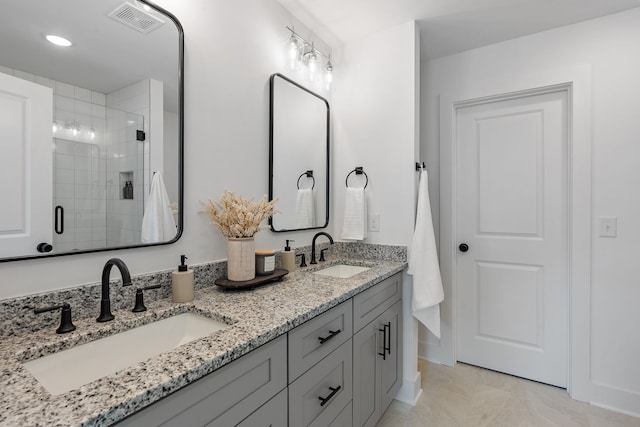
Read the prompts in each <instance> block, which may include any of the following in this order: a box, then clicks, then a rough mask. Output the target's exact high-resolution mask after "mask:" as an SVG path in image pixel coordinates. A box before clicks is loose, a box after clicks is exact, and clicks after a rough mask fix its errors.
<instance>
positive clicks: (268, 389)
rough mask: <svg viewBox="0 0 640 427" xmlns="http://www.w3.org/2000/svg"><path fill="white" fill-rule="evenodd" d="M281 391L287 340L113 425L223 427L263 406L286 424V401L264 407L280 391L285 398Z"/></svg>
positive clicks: (273, 343)
mask: <svg viewBox="0 0 640 427" xmlns="http://www.w3.org/2000/svg"><path fill="white" fill-rule="evenodd" d="M286 386H287V337H286V335H283V336H281V337H279V338H276V339H275V340H273V341H271V342H269V343H267V344H265V345H263V346H261V347H259V348H257V349H255V350H253V351H252V352H250V353H248V354H246V355H244V356H242V357H241V358H240V359H238V360H236V361H235V362H233V363H230V364H228V365H226V366H223V367H222V368H220V369H219V370H217V371H216V372H214V373H212V374H209V375H206V376H205V377H203V378H201V379H199V380H198V381H196V382H194V383H192V384H190V385H189V386H188V387H184V388H182V389H180V390H178V391H176V392H175V393H173V394H170V395H169V396H167V397H165V398H164V399H162V400H160V401H159V402H157V403H155V404H153V405H151V406H149V407H147V408H145V409H142V410H141V411H139V412H136V413H134V414H133V415H131V416H130V417H128V418H126V419H124V420H122V421H121V422H120V423H119V425H121V426H136V427H139V426H180V427H186V426H204V425H207V426H218V427H229V426H234V425H237V424H239V423H240V422H242V421H243V420H244V419H245V418H247V416H249V415H250V414H253V413H254V412H255V411H256V410H257V409H259V408H260V407H261V406H262V405H263V404H265V403H267V402H269V403H271V402H274V403H272V404H271V406H270V407H269V408H268V410H269V412H270V413H271V414H275V413H276V411H278V410H279V411H280V412H283V413H284V414H285V420H286V412H287V401H286V399H285V400H284V401H283V400H281V399H280V400H277V401H270V399H272V397H273V396H275V395H276V394H277V393H279V392H280V391H282V390H285V394H286ZM274 405H280V407H279V408H274ZM285 424H286V422H285ZM251 425H257V424H251V422H250V421H249V422H248V424H247V426H251ZM261 425H265V426H266V425H269V424H261ZM274 425H279V424H274Z"/></svg>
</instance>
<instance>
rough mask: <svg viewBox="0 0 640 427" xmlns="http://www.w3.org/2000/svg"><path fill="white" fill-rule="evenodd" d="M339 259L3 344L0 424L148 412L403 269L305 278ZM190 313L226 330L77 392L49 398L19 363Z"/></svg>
mask: <svg viewBox="0 0 640 427" xmlns="http://www.w3.org/2000/svg"><path fill="white" fill-rule="evenodd" d="M341 261H342V262H344V260H334V261H330V262H327V263H324V264H323V265H321V266H315V268H314V267H309V268H305V269H301V270H298V271H296V272H293V273H290V274H288V275H287V276H286V277H285V278H284V280H282V281H281V282H276V283H274V284H270V285H266V286H263V287H260V288H257V289H255V290H251V291H224V290H221V289H220V288H218V287H217V286H214V285H213V284H211V286H209V287H207V288H206V289H203V290H200V291H197V292H196V298H195V301H194V302H191V303H180V304H178V303H172V302H171V299H163V300H159V301H155V302H152V303H148V304H147V308H148V311H146V312H144V313H131V312H130V311H128V310H122V311H115V312H114V315H115V320H114V321H112V322H107V323H96V322H95V320H93V319H86V320H81V321H75V320H74V324H75V325H76V327H77V329H76V331H74V332H71V333H68V334H63V335H57V334H56V333H55V328H53V329H46V330H42V331H39V332H35V333H30V334H25V335H19V336H15V337H7V338H3V339H2V342H1V343H0V358H2V370H1V372H0V425H7V426H18V425H19V426H23V425H24V426H54V425H55V426H76V425H82V426H104V425H110V424H112V423H114V422H116V421H118V420H120V419H123V418H125V417H126V416H128V415H130V414H132V413H133V412H135V411H138V410H140V409H142V408H143V407H146V406H148V405H150V404H151V403H153V402H155V401H157V400H159V399H161V398H162V397H164V396H166V395H168V394H170V393H171V392H173V391H176V390H178V389H180V388H181V387H184V386H185V385H187V384H189V383H191V382H193V381H195V380H197V379H199V378H201V377H202V376H204V375H206V374H208V373H210V372H212V371H215V370H216V369H218V368H220V367H221V366H224V365H225V364H227V363H229V362H231V361H233V360H235V359H237V358H239V357H240V356H242V355H244V354H246V353H248V352H250V351H251V350H253V349H255V348H257V347H259V346H261V345H262V344H265V343H267V342H268V341H271V340H273V339H274V338H276V337H278V336H280V335H283V334H285V333H286V332H287V331H289V330H291V329H293V328H295V327H296V326H298V325H300V324H302V323H304V322H306V321H307V320H309V319H311V318H313V317H315V316H317V315H319V314H321V313H323V312H325V311H327V310H329V309H330V308H332V307H334V306H336V305H338V304H340V303H341V302H343V301H346V300H347V299H349V298H351V297H353V296H354V295H356V294H358V293H360V292H362V291H364V290H365V289H367V288H369V287H371V286H373V285H375V284H376V283H379V282H380V281H382V280H384V279H386V278H387V277H390V276H392V275H393V274H395V273H398V272H400V271H402V270H403V269H404V268H405V266H406V263H405V262H390V261H379V260H375V261H373V260H367V259H349V260H348V262H349V264H352V265H365V266H368V267H371V268H370V269H369V270H367V271H365V272H362V273H359V274H357V275H355V276H353V277H351V278H348V279H340V278H332V277H326V276H319V275H315V274H310V272H311V271H314V270H316V269H319V268H324V267H326V266H329V265H331V264H336V263H339V262H341ZM184 312H193V313H199V314H203V315H205V316H208V317H211V318H213V319H216V320H219V321H222V322H224V323H227V324H229V327H227V328H226V329H223V330H220V331H217V332H215V333H213V334H211V335H210V336H207V337H204V338H201V339H198V340H196V341H193V342H190V343H188V344H185V345H182V346H180V347H177V348H175V349H174V350H171V351H169V352H166V353H163V354H161V355H159V356H155V357H153V358H151V359H148V360H147V361H145V362H141V363H138V364H136V365H133V366H131V367H130V368H127V369H125V370H121V371H119V372H117V373H115V374H113V375H110V376H107V377H103V378H101V379H99V380H96V381H93V382H91V383H89V384H87V385H84V386H82V387H81V388H79V389H77V390H72V391H69V392H67V393H64V394H61V395H58V396H52V395H51V394H49V392H47V391H46V390H45V389H44V388H43V387H42V386H41V385H40V384H39V383H38V381H37V380H36V379H35V378H34V377H33V376H31V374H30V373H29V372H28V371H27V370H26V369H25V368H24V367H23V366H22V364H21V362H25V361H28V360H32V359H35V358H37V357H40V356H43V355H46V354H50V353H54V352H56V351H59V350H63V349H66V348H70V347H73V346H75V345H78V344H82V343H85V342H89V341H93V340H95V339H97V338H100V337H104V336H108V335H111V334H113V333H117V332H120V331H123V330H127V329H131V328H132V327H135V326H140V325H143V324H146V323H151V322H153V321H156V320H160V319H163V318H166V317H170V316H172V315H175V314H179V313H184Z"/></svg>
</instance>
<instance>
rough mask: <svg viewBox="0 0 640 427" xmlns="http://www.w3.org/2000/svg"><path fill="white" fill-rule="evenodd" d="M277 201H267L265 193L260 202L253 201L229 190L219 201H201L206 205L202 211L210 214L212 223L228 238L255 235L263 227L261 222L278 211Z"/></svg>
mask: <svg viewBox="0 0 640 427" xmlns="http://www.w3.org/2000/svg"><path fill="white" fill-rule="evenodd" d="M277 202H278V199H275V200H272V201H270V202H269V201H267V196H266V195H265V196H263V197H262V200H260V202H259V203H253V198H251V199H243V198H242V197H239V196H236V195H235V193H234V192H233V191H229V190H225V191H224V194H222V198H221V199H220V201H219V202H214V201H212V200H211V199H209V200H207V201H206V202H203V201H200V203H201V204H202V206H203V207H204V209H203V210H202V211H201V212H202V213H207V214H209V217H211V223H212V224H215V225H216V226H217V227H218V228H219V229H220V231H221V232H222V234H223V235H224V236H225V237H228V238H246V237H253V235H254V234H256V233H257V232H258V231H260V230H261V229H262V227H260V223H262V221H264V220H265V219H267V218H269V217H271V216H273V215H274V214H276V213H277V211H276V203H277Z"/></svg>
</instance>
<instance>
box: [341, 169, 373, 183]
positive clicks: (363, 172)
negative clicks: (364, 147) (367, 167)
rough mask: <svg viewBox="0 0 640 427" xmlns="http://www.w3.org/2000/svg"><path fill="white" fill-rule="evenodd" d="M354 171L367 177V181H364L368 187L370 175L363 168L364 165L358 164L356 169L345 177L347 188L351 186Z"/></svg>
mask: <svg viewBox="0 0 640 427" xmlns="http://www.w3.org/2000/svg"><path fill="white" fill-rule="evenodd" d="M354 172H355V173H356V175H364V177H365V178H366V181H365V183H364V187H363V188H367V185H369V177H368V176H367V173H366V172H365V171H364V170H363V169H362V166H356V168H355V169H354V170H352V171H351V172H349V174H348V175H347V179H345V184H346V185H347V188H349V177H350V176H351V174H352V173H354Z"/></svg>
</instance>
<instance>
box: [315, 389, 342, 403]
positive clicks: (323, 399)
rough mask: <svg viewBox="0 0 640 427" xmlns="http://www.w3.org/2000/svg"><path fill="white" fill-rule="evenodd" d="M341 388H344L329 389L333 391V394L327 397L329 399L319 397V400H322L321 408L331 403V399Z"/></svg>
mask: <svg viewBox="0 0 640 427" xmlns="http://www.w3.org/2000/svg"><path fill="white" fill-rule="evenodd" d="M341 388H342V386H338V387H336V388H333V387H329V390H331V393H330V394H329V396H327V397H318V399H320V406H324V405H326V404H327V402H328V401H330V400H331V398H332V397H333V396H335V395H336V393H337V392H339V391H340V389H341Z"/></svg>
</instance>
